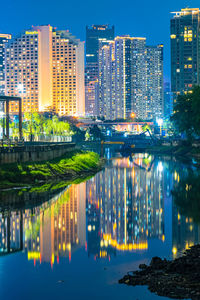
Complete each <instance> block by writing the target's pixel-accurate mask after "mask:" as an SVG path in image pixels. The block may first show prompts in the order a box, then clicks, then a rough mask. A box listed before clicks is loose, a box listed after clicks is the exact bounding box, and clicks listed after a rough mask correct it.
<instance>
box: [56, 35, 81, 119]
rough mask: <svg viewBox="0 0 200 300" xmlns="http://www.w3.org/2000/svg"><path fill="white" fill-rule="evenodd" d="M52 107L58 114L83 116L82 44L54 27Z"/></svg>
mask: <svg viewBox="0 0 200 300" xmlns="http://www.w3.org/2000/svg"><path fill="white" fill-rule="evenodd" d="M52 39H53V49H52V52H53V107H54V108H55V110H56V112H58V113H59V114H60V115H65V114H66V115H71V116H74V115H84V113H85V85H84V43H83V42H80V40H78V39H76V38H75V37H74V36H72V35H71V34H70V33H69V32H68V31H57V30H53V37H52Z"/></svg>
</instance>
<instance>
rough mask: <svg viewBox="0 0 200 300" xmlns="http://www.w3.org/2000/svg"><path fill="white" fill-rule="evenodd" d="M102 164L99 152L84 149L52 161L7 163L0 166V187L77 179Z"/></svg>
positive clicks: (98, 168)
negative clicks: (84, 150)
mask: <svg viewBox="0 0 200 300" xmlns="http://www.w3.org/2000/svg"><path fill="white" fill-rule="evenodd" d="M102 166H103V161H102V160H100V158H99V155H98V154H97V153H94V152H83V151H73V152H70V153H67V154H65V156H63V157H61V158H57V159H54V160H51V161H44V162H28V163H14V164H5V165H1V167H0V189H2V188H10V187H20V186H21V187H23V186H27V185H29V186H31V185H38V183H40V184H42V183H47V182H52V181H54V183H55V182H58V181H59V182H60V181H67V180H75V179H78V178H81V177H82V176H83V177H86V176H88V175H90V174H94V173H96V172H97V171H98V170H100V169H101V167H102Z"/></svg>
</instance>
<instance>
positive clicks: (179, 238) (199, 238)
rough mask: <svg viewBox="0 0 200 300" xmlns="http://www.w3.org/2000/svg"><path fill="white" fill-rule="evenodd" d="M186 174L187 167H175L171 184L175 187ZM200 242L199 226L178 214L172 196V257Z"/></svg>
mask: <svg viewBox="0 0 200 300" xmlns="http://www.w3.org/2000/svg"><path fill="white" fill-rule="evenodd" d="M185 176H186V177H187V176H188V168H183V167H182V168H179V169H178V168H176V169H175V170H174V172H173V175H172V186H173V187H176V186H177V185H178V184H179V182H180V178H181V179H182V178H184V177H185ZM199 242H200V226H199V225H197V224H195V223H194V222H193V219H192V218H190V217H187V216H184V215H181V214H180V211H179V209H178V208H177V207H176V205H175V202H174V199H173V197H172V253H173V257H174V258H175V257H177V256H178V255H181V252H182V251H184V250H185V249H188V248H189V247H192V246H193V245H195V244H197V243H199Z"/></svg>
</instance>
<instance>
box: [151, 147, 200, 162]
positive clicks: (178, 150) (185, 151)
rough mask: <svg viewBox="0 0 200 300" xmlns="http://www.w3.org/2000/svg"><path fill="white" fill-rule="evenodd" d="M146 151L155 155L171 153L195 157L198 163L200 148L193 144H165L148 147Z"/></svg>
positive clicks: (199, 160) (172, 154)
mask: <svg viewBox="0 0 200 300" xmlns="http://www.w3.org/2000/svg"><path fill="white" fill-rule="evenodd" d="M147 152H148V153H151V154H156V155H171V156H179V157H185V158H195V160H196V161H197V163H199V164H200V149H199V147H194V146H182V145H176V146H167V145H158V146H153V147H150V148H148V150H147Z"/></svg>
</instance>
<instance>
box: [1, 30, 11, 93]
mask: <svg viewBox="0 0 200 300" xmlns="http://www.w3.org/2000/svg"><path fill="white" fill-rule="evenodd" d="M10 39H11V35H10V34H3V33H0V95H4V94H5V49H6V44H7V42H8V41H9V40H10Z"/></svg>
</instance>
